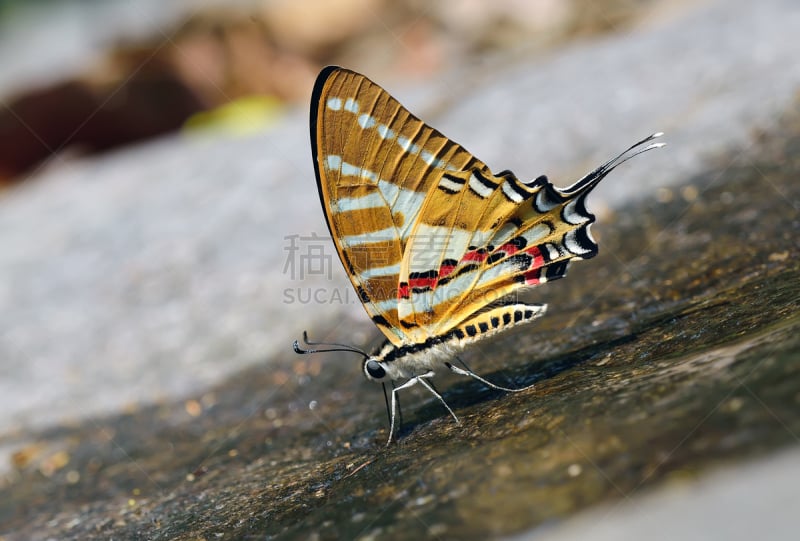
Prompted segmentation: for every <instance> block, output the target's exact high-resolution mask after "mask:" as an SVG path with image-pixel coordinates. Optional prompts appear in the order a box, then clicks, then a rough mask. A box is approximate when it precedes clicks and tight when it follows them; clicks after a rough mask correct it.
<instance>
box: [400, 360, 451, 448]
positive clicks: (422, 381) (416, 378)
mask: <svg viewBox="0 0 800 541" xmlns="http://www.w3.org/2000/svg"><path fill="white" fill-rule="evenodd" d="M433 376H434V372H433V371H430V372H426V373H424V374H421V375H419V376H414V377H413V378H411V379H409V380H408V381H407V382H405V383H404V384H402V385H400V386H398V387H395V388H393V389H392V408H391V410H392V414H391V422H390V423H389V440H388V441H387V442H386V446H387V447H388V446H389V445H390V444H391V443H392V436H393V435H394V424H395V422H394V421H395V418H396V417H397V414H396V413H397V405H398V398H397V392H398V391H400V390H401V389H408V388H409V387H413V386H414V385H416V384H417V383H420V384H421V385H422V386H423V387H425V388H426V389H428V390H429V391H430V392H431V393H432V394H433V396H435V397H436V398H438V399H439V402H441V403H442V404H443V405H444V407H445V408H447V411H449V412H450V415H452V416H453V419H455V420H456V422H457V423H458V422H459V421H458V417H456V414H455V413H453V410H451V409H450V406H448V405H447V402H445V401H444V398H442V395H440V394H439V393H437V392H436V390H435V389H434V388H433V387H432V386H431V384H430V383H428V382H427V381H425V379H424V378H432V377H433Z"/></svg>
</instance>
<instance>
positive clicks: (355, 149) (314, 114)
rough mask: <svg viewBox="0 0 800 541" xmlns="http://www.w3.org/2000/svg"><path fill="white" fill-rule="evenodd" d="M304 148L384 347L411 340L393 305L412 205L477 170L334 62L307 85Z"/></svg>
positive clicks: (415, 209)
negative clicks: (449, 177)
mask: <svg viewBox="0 0 800 541" xmlns="http://www.w3.org/2000/svg"><path fill="white" fill-rule="evenodd" d="M311 147H312V153H313V158H314V168H315V171H316V176H317V183H318V187H319V194H320V199H321V201H322V208H323V211H324V212H325V217H326V219H327V222H328V227H329V228H330V232H331V236H332V237H333V240H334V243H335V245H336V249H337V251H338V252H339V257H340V258H341V260H342V263H343V264H344V266H345V269H346V270H347V273H348V275H349V277H350V281H351V282H352V283H353V286H354V287H355V288H356V291H357V292H358V294H359V296H360V299H361V301H362V303H363V304H364V308H365V309H366V311H367V313H368V314H369V316H370V317H371V318H372V320H373V321H374V322H375V323H376V324H377V325H378V327H379V328H380V329H381V331H383V333H384V334H385V335H386V336H387V338H388V339H389V340H390V341H391V342H392V343H393V344H395V345H401V344H404V343H409V342H412V341H414V338H413V337H410V336H409V335H408V333H407V332H406V331H405V330H404V329H403V328H402V327H401V325H400V318H399V317H398V313H397V302H398V283H399V276H400V269H401V263H402V260H403V254H404V253H405V251H406V246H407V243H408V241H409V237H410V235H411V231H412V229H413V227H414V225H415V223H416V220H417V218H418V216H419V212H420V209H421V208H422V206H423V204H424V202H425V199H426V197H428V195H429V193H432V192H431V190H432V188H435V187H436V186H437V185H438V184H439V182H440V179H441V177H442V175H443V174H444V173H445V172H449V173H451V174H460V173H463V172H464V171H470V170H473V169H478V170H485V169H486V166H485V165H484V164H483V163H481V162H480V161H478V160H477V159H475V158H474V157H473V156H472V155H471V154H470V153H469V152H467V151H466V150H464V149H463V148H462V147H461V146H459V145H458V144H456V143H454V142H453V141H450V140H449V139H448V138H447V137H445V136H444V135H442V134H441V133H439V132H438V131H436V130H434V129H433V128H431V127H430V126H428V125H426V124H425V123H424V122H422V121H421V120H420V119H419V118H417V117H416V116H414V115H412V114H411V113H410V112H408V111H407V110H406V109H405V108H404V107H403V106H402V105H400V103H399V102H398V101H397V100H395V99H394V98H392V96H390V95H389V94H388V93H387V92H386V91H385V90H383V89H382V88H381V87H379V86H378V85H376V84H375V83H373V82H372V81H370V80H369V79H367V78H366V77H364V76H363V75H360V74H358V73H355V72H352V71H350V70H346V69H342V68H339V67H335V66H332V67H328V68H325V69H324V70H323V71H322V72H321V73H320V75H319V77H318V78H317V82H316V84H315V86H314V92H313V95H312V98H311Z"/></svg>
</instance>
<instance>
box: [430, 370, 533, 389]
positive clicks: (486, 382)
mask: <svg viewBox="0 0 800 541" xmlns="http://www.w3.org/2000/svg"><path fill="white" fill-rule="evenodd" d="M444 364H445V365H446V366H447V368H449V369H450V371H451V372H453V373H454V374H459V375H461V376H469V377H471V378H473V379H476V380H478V381H480V382H481V383H483V384H484V385H486V386H488V387H491V388H492V389H497V390H498V391H507V392H510V393H518V392H520V391H526V390H528V389H530V388H531V387H533V385H528V386H527V387H522V388H520V389H509V388H508V387H501V386H500V385H495V384H494V383H492V382H491V381H489V380H487V379H484V378H482V377H480V376H479V375H478V374H476V373H475V372H473V371H472V370H464V369H463V368H459V367H457V366H453V365H452V364H450V363H444Z"/></svg>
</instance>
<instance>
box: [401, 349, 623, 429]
mask: <svg viewBox="0 0 800 541" xmlns="http://www.w3.org/2000/svg"><path fill="white" fill-rule="evenodd" d="M635 338H636V336H635V335H633V334H628V335H625V336H621V337H618V338H616V339H613V340H608V341H604V342H602V343H599V344H592V345H589V346H586V347H583V348H580V349H577V350H574V351H569V352H565V353H563V354H560V355H557V356H554V357H551V358H549V359H539V360H535V361H531V362H530V363H520V364H518V365H517V366H516V367H513V368H504V369H500V370H495V371H491V372H487V373H481V376H482V377H484V378H485V379H487V380H489V381H491V382H493V383H496V384H498V385H502V386H505V387H508V388H511V389H525V388H530V389H526V391H529V392H530V393H531V394H529V395H528V396H530V400H536V385H537V384H538V383H540V382H544V381H547V380H550V379H552V378H555V377H556V376H558V375H560V374H562V373H565V372H568V371H570V370H572V369H575V368H577V367H579V366H581V365H583V364H585V363H587V362H590V361H592V360H593V359H595V360H596V359H599V358H602V357H603V356H605V355H607V354H608V353H609V352H610V351H613V350H614V349H615V348H617V347H618V346H621V345H623V344H626V343H628V342H631V341H633V340H635ZM511 357H512V354H511V352H510V350H505V351H504V352H503V354H502V355H499V356H498V358H497V361H498V363H503V364H513V363H512V362H511ZM447 381H448V382H450V381H452V383H450V384H449V385H448V386H447V387H446V388H445V389H444V390H442V389H438V392H439V393H440V394H441V395H442V398H444V400H445V402H447V404H448V405H449V406H450V408H452V409H453V410H454V411H455V412H456V414H457V415H459V417H464V416H465V414H467V410H469V409H470V408H474V407H476V406H479V405H481V404H484V403H487V402H489V401H491V400H495V399H499V398H501V397H502V396H504V395H508V394H512V393H509V392H507V391H501V390H497V389H492V388H491V387H488V386H486V385H484V384H483V383H481V382H479V381H476V380H474V379H470V378H467V377H462V376H456V375H452V376H448V378H447ZM514 394H516V393H514ZM406 402H407V404H406V405H404V407H403V412H404V413H405V419H403V422H402V423H401V425H400V427H399V429H398V430H397V434H396V435H397V437H399V438H402V437H404V436H407V435H408V434H410V433H412V432H413V431H415V430H417V429H418V428H420V427H421V426H424V425H426V424H428V423H430V422H431V421H434V420H437V419H443V420H444V421H452V419H448V418H447V416H446V411H444V408H443V407H442V404H441V403H440V402H439V401H438V400H437V399H436V398H434V397H431V398H430V399H427V398H426V399H425V401H424V402H423V403H422V405H420V406H417V407H411V405H410V404H409V402H410V401H409V400H406Z"/></svg>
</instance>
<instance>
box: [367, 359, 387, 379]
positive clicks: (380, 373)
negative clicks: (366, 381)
mask: <svg viewBox="0 0 800 541" xmlns="http://www.w3.org/2000/svg"><path fill="white" fill-rule="evenodd" d="M365 369H366V371H367V374H369V375H370V376H371V377H373V378H375V379H381V378H383V377H384V376H385V375H386V370H384V369H383V367H382V366H381V363H379V362H378V361H373V360H369V361H367V364H366V366H365Z"/></svg>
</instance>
